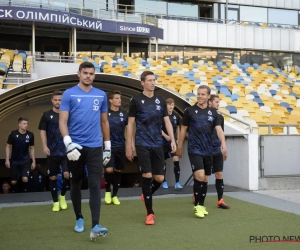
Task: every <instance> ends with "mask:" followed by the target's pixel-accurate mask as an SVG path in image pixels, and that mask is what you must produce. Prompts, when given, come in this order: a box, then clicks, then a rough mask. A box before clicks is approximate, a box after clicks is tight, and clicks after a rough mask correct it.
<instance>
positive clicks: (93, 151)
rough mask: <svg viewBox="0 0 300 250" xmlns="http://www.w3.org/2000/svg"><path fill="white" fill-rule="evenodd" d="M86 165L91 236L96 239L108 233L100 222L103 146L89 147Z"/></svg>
mask: <svg viewBox="0 0 300 250" xmlns="http://www.w3.org/2000/svg"><path fill="white" fill-rule="evenodd" d="M86 165H87V168H88V173H89V175H88V187H89V192H90V200H89V205H90V210H91V217H92V230H91V232H90V238H91V240H95V239H96V238H97V236H105V235H106V234H107V233H108V230H107V229H106V228H104V227H102V226H101V225H100V224H99V221H100V208H101V193H100V183H101V179H102V172H103V155H102V147H98V148H87V154H86Z"/></svg>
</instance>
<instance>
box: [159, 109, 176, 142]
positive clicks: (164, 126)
mask: <svg viewBox="0 0 300 250" xmlns="http://www.w3.org/2000/svg"><path fill="white" fill-rule="evenodd" d="M169 118H170V122H171V124H172V127H173V134H174V139H175V141H176V140H177V127H178V126H179V122H180V118H179V115H177V114H176V113H175V112H172V114H171V115H169ZM162 130H163V131H164V133H165V134H167V135H168V131H167V128H166V125H165V122H163V126H162ZM163 141H164V143H163V144H164V145H169V144H171V141H167V140H166V139H165V137H163Z"/></svg>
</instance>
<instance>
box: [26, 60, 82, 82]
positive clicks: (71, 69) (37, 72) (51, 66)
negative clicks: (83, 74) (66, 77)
mask: <svg viewBox="0 0 300 250" xmlns="http://www.w3.org/2000/svg"><path fill="white" fill-rule="evenodd" d="M78 67H79V64H76V63H57V62H35V63H34V65H33V69H32V79H33V80H36V79H41V78H47V77H51V76H58V75H63V74H68V73H76V72H77V71H78Z"/></svg>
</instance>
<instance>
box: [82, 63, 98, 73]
mask: <svg viewBox="0 0 300 250" xmlns="http://www.w3.org/2000/svg"><path fill="white" fill-rule="evenodd" d="M85 68H93V69H94V70H95V66H94V64H92V63H91V62H83V63H81V64H80V65H79V71H81V70H82V69H85Z"/></svg>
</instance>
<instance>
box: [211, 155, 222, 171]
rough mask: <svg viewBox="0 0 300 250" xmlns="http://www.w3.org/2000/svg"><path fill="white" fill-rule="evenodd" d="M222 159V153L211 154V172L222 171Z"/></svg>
mask: <svg viewBox="0 0 300 250" xmlns="http://www.w3.org/2000/svg"><path fill="white" fill-rule="evenodd" d="M223 166H224V160H223V154H222V153H219V154H217V155H213V169H212V172H213V173H215V172H223Z"/></svg>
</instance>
